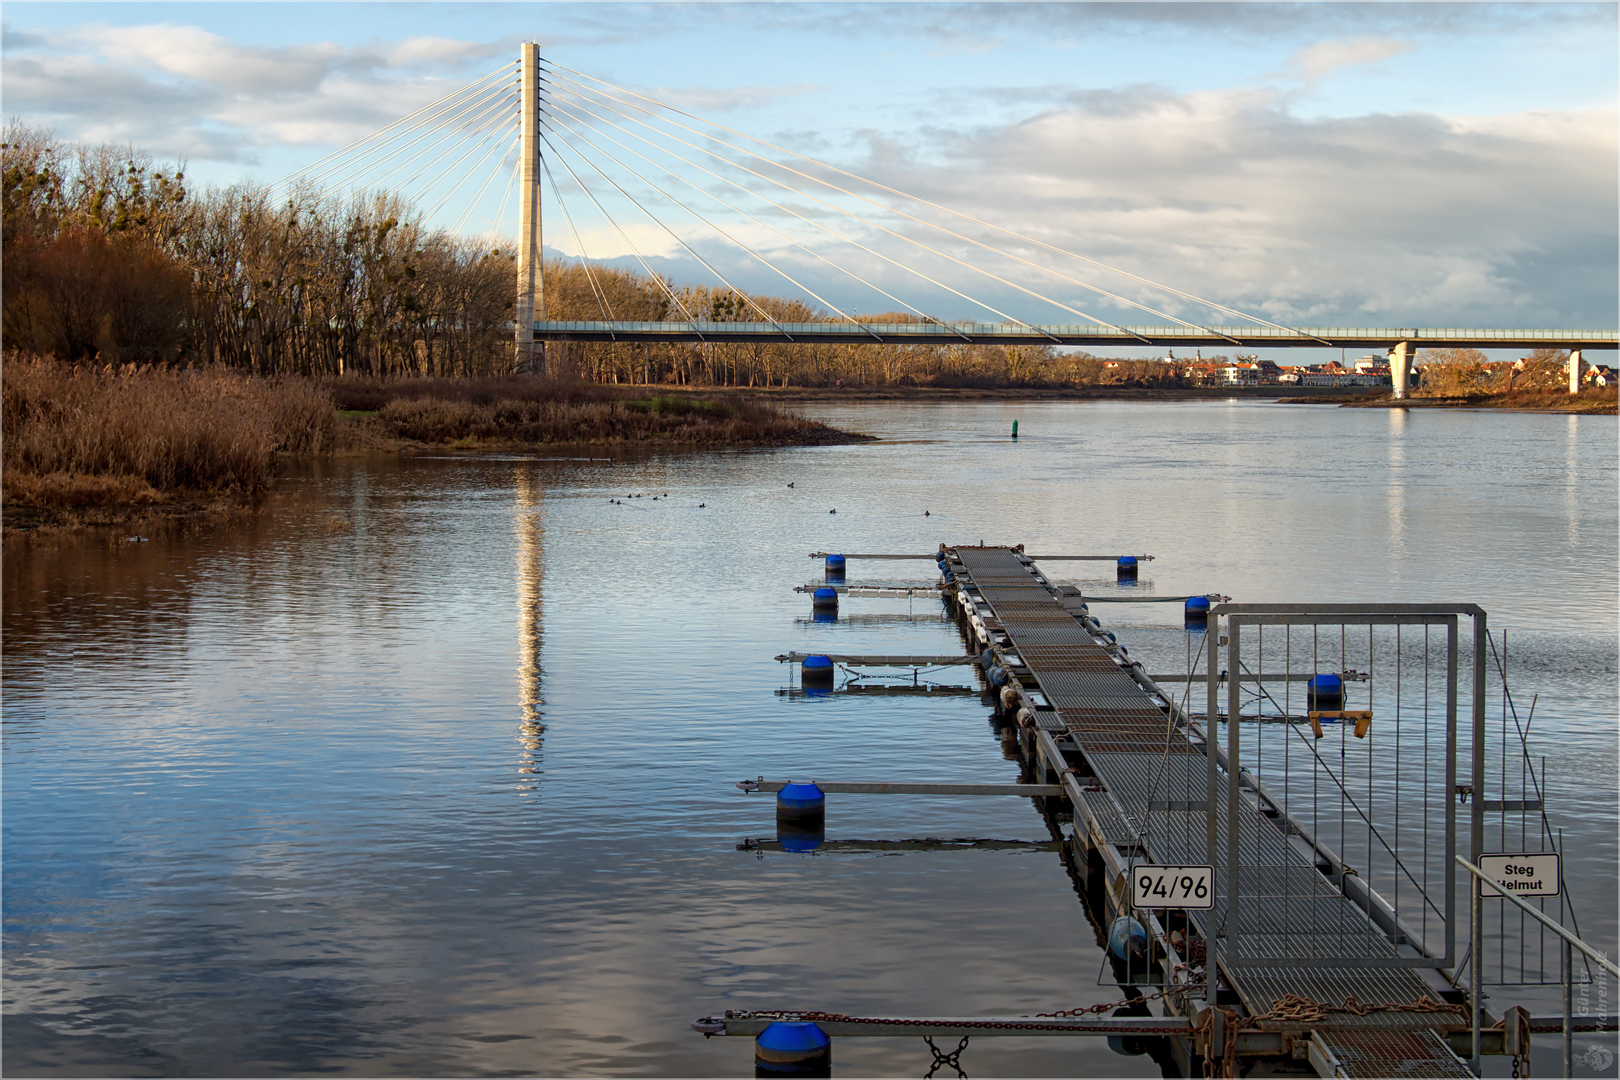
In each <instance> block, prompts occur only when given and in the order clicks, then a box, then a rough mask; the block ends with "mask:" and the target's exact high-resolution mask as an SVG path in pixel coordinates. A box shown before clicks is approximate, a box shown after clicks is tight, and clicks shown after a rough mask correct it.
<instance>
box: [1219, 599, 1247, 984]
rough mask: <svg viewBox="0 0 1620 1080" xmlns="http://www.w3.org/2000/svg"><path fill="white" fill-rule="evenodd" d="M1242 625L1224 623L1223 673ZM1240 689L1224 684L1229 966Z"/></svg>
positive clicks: (1234, 915)
mask: <svg viewBox="0 0 1620 1080" xmlns="http://www.w3.org/2000/svg"><path fill="white" fill-rule="evenodd" d="M1241 628H1242V624H1241V623H1240V622H1239V620H1237V619H1236V618H1228V619H1227V620H1226V670H1227V671H1241V670H1243V669H1242V668H1241V667H1240V666H1239V664H1240V662H1241V660H1242V657H1243V654H1242V653H1241V652H1239V651H1238V634H1239V632H1240V630H1241ZM1241 695H1242V686H1241V684H1240V683H1239V682H1238V680H1236V679H1228V680H1227V682H1226V918H1225V920H1223V921H1224V923H1225V925H1224V927H1223V929H1224V930H1225V932H1226V943H1225V944H1224V945H1223V946H1222V955H1223V956H1224V957H1226V959H1227V962H1228V963H1231V962H1233V961H1235V960H1237V958H1238V954H1239V952H1240V950H1239V948H1238V947H1237V946H1238V941H1239V934H1240V933H1241V930H1242V926H1241V924H1240V922H1239V916H1238V887H1239V879H1238V854H1239V852H1238V844H1239V842H1240V840H1241V838H1242V835H1243V830H1242V829H1240V828H1238V781H1239V779H1240V778H1241V777H1242V775H1243V759H1242V757H1240V756H1239V753H1238V751H1239V749H1240V748H1239V745H1238V739H1239V737H1240V736H1239V732H1238V727H1239V725H1238V712H1239V710H1240V709H1241V708H1242V705H1243V698H1242V696H1241Z"/></svg>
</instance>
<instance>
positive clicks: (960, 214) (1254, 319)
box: [548, 61, 1331, 345]
mask: <svg viewBox="0 0 1620 1080" xmlns="http://www.w3.org/2000/svg"><path fill="white" fill-rule="evenodd" d="M548 63H552V64H553V66H555V67H559V68H561V69H562V70H564V71H569V72H573V74H575V75H579V76H580V77H581V78H585V79H589V80H591V81H592V82H596V83H601V84H602V85H604V86H608V87H611V88H613V89H614V90H616V91H619V92H620V93H624V94H629V95H630V96H632V97H637V98H641V99H642V100H643V101H650V102H652V103H653V104H655V105H657V106H659V107H660V108H662V109H667V110H669V111H670V112H674V113H678V114H680V115H682V116H686V117H690V118H691V119H693V120H696V121H698V122H699V123H701V124H707V125H709V126H710V127H714V128H718V129H719V130H721V131H726V132H730V133H731V134H733V135H736V136H738V137H740V138H744V139H748V140H749V141H751V142H756V143H759V144H760V145H761V146H767V147H770V148H771V149H772V150H776V151H779V152H781V153H784V154H790V155H792V156H793V157H796V158H798V159H800V160H801V161H807V162H810V163H811V164H813V165H816V166H819V167H821V168H824V169H827V170H829V171H831V172H835V173H838V174H840V175H842V176H848V177H851V178H852V179H855V180H859V181H860V182H862V183H864V184H870V185H871V186H873V187H876V188H880V189H881V190H884V191H888V192H890V193H892V194H894V195H898V196H900V197H901V198H903V199H907V200H910V201H913V202H918V203H922V204H923V205H925V206H930V207H933V208H934V209H936V210H941V211H944V212H945V213H948V214H950V215H952V216H954V217H959V218H962V219H964V220H967V221H971V222H973V223H974V224H977V225H983V226H984V227H986V228H989V229H994V230H996V231H997V232H1000V233H1004V234H1006V235H1008V236H1011V237H1013V238H1014V239H1018V240H1022V241H1024V242H1026V243H1030V244H1034V245H1035V246H1037V247H1040V248H1044V249H1046V250H1048V251H1052V252H1055V253H1056V254H1059V255H1064V256H1067V257H1068V258H1071V259H1075V260H1077V261H1079V262H1084V263H1087V264H1089V265H1092V266H1096V267H1098V268H1100V269H1103V270H1107V271H1110V272H1111V273H1116V274H1119V275H1120V276H1122V277H1125V278H1129V279H1130V280H1132V281H1136V282H1139V283H1141V284H1144V285H1148V286H1151V287H1153V288H1157V289H1162V290H1163V291H1165V292H1168V293H1171V294H1172V295H1175V296H1179V297H1181V298H1182V299H1184V300H1191V301H1194V302H1195V303H1199V304H1203V305H1204V306H1206V307H1210V308H1214V309H1215V310H1217V311H1221V312H1224V313H1226V314H1229V315H1236V316H1238V317H1239V318H1243V319H1248V320H1249V321H1251V322H1255V323H1258V324H1260V325H1262V326H1267V327H1270V328H1272V329H1275V330H1284V331H1287V332H1288V333H1291V334H1293V335H1295V336H1296V337H1302V338H1308V339H1310V340H1313V341H1321V342H1322V343H1323V344H1324V345H1330V344H1331V342H1327V341H1325V340H1324V339H1322V338H1320V337H1317V336H1316V335H1314V334H1306V333H1304V332H1302V331H1300V330H1299V329H1298V328H1296V327H1291V326H1284V325H1282V324H1280V323H1274V322H1271V321H1270V320H1268V319H1263V318H1261V317H1259V316H1258V315H1251V314H1249V313H1248V312H1245V311H1241V310H1239V309H1237V308H1233V307H1230V306H1228V305H1226V304H1221V303H1217V302H1216V301H1213V300H1206V299H1204V298H1203V297H1201V296H1196V295H1194V294H1192V293H1189V292H1185V291H1183V290H1180V289H1176V288H1174V287H1172V286H1169V285H1165V284H1163V283H1162V282H1157V281H1154V280H1152V279H1151V278H1145V277H1142V276H1140V275H1137V274H1133V273H1131V272H1129V271H1127V270H1121V269H1120V268H1119V267H1116V266H1111V265H1109V264H1107V263H1104V262H1101V261H1099V260H1097V259H1092V258H1089V257H1087V256H1084V255H1079V254H1076V253H1075V252H1072V251H1067V250H1065V249H1063V248H1060V247H1057V246H1055V245H1053V244H1048V243H1045V242H1044V241H1040V240H1036V239H1034V238H1033V237H1029V236H1025V235H1023V234H1022V233H1018V232H1015V231H1013V230H1012V229H1008V228H1006V227H1004V226H1001V225H995V224H993V223H991V222H988V221H984V220H982V219H980V218H976V217H974V216H973V215H971V214H965V213H963V212H961V211H959V210H953V209H951V208H950V207H948V206H942V205H940V204H939V203H935V202H931V201H930V200H928V199H923V198H920V197H918V196H915V195H911V194H908V193H907V192H904V191H900V190H899V189H897V188H892V187H889V186H888V185H886V184H882V183H879V182H878V181H876V180H870V179H867V178H866V177H864V176H860V175H859V174H857V173H852V172H849V171H848V170H845V169H840V168H838V167H837V166H834V165H829V164H827V163H826V162H823V161H818V160H817V159H815V158H812V157H809V156H807V155H805V154H800V153H797V152H795V151H793V150H789V149H787V148H786V147H781V146H777V145H776V144H775V143H771V142H767V141H766V140H764V139H760V138H756V137H755V136H752V135H749V134H747V133H746V132H741V131H737V130H736V129H734V128H729V127H726V126H725V125H724V124H717V123H715V122H714V121H712V120H706V119H704V118H703V117H701V116H697V115H696V114H694V113H689V112H687V111H685V110H684V109H679V108H676V107H675V106H673V105H668V104H665V103H664V102H661V101H659V100H658V99H656V98H652V97H648V96H647V95H645V94H638V93H636V92H635V91H633V90H627V89H625V88H623V87H620V86H616V85H615V84H613V83H610V82H608V81H607V80H605V79H598V78H596V77H595V76H592V75H587V74H585V73H584V72H581V71H576V70H575V69H573V68H570V67H567V66H566V65H563V64H556V63H555V62H554V61H548ZM563 81H566V82H570V83H573V82H574V80H572V79H566V80H563ZM574 85H576V86H580V85H583V84H579V83H574ZM587 89H590V90H591V92H592V93H595V94H601V95H602V96H607V97H611V95H606V94H603V92H602V91H599V90H595V89H592V88H587ZM615 100H618V99H615ZM625 104H628V103H625ZM643 111H646V110H643ZM671 122H672V123H673V121H671ZM676 126H678V127H683V128H685V125H681V124H677V125H676ZM686 130H689V131H690V130H692V129H690V128H686ZM694 134H697V133H696V132H694ZM715 141H717V142H719V143H721V145H723V146H730V147H732V148H733V149H736V150H738V151H740V152H742V153H745V154H749V155H750V156H752V157H756V158H759V159H760V160H762V161H770V159H769V158H766V157H764V156H763V155H760V154H757V153H754V152H752V151H749V150H745V149H743V148H742V147H737V146H733V144H731V143H728V142H726V141H725V140H723V139H717V140H715ZM771 164H773V165H776V166H777V167H778V168H782V169H786V170H787V171H789V172H793V173H796V174H797V175H800V176H804V177H805V178H806V179H808V180H813V181H815V182H816V183H819V184H823V185H825V186H827V187H831V188H834V189H835V190H838V191H843V192H844V193H845V194H847V195H850V196H852V197H853V198H857V199H860V200H862V201H863V202H867V203H870V204H872V205H874V206H878V207H882V208H883V209H885V210H888V211H890V212H892V213H896V214H899V215H900V216H902V217H906V218H909V219H911V220H913V221H916V222H918V223H919V224H922V225H926V226H928V227H929V228H932V229H936V230H939V231H941V232H944V233H947V234H948V235H951V236H955V237H957V238H959V239H962V240H965V241H967V242H968V243H971V244H975V245H977V246H979V247H983V248H986V249H987V250H990V251H995V252H997V253H998V254H1001V255H1005V256H1006V257H1008V258H1011V259H1017V260H1018V261H1020V262H1025V263H1027V264H1028V265H1030V266H1032V267H1035V268H1036V269H1039V270H1042V271H1044V272H1046V273H1049V274H1053V275H1054V276H1057V277H1062V278H1064V280H1067V281H1072V282H1074V283H1075V284H1077V285H1080V286H1082V287H1083V288H1088V289H1091V290H1093V291H1095V292H1099V293H1102V294H1103V295H1105V296H1109V297H1111V298H1113V299H1118V300H1120V301H1121V302H1122V303H1126V304H1129V305H1131V306H1132V307H1136V308H1139V309H1141V310H1144V311H1149V312H1152V313H1153V314H1155V315H1159V316H1161V317H1162V318H1168V319H1172V320H1173V321H1175V322H1178V323H1180V324H1181V325H1183V326H1189V327H1194V328H1196V329H1200V330H1204V331H1206V332H1208V333H1211V334H1214V335H1215V336H1217V337H1224V338H1226V339H1227V340H1228V341H1232V340H1233V339H1232V338H1231V337H1230V336H1229V335H1226V334H1222V333H1220V332H1219V331H1216V330H1214V329H1212V328H1210V327H1206V326H1200V325H1198V324H1195V323H1191V322H1188V321H1187V320H1184V319H1179V318H1176V316H1173V315H1170V314H1168V313H1166V312H1162V311H1158V310H1156V309H1154V308H1151V307H1148V306H1147V305H1145V304H1141V303H1138V302H1136V301H1133V300H1129V299H1126V298H1124V297H1119V296H1116V295H1115V294H1113V293H1109V292H1108V291H1107V290H1104V289H1101V288H1099V287H1097V286H1094V285H1091V284H1089V283H1087V282H1083V281H1079V280H1077V279H1074V278H1069V277H1067V276H1066V275H1063V274H1059V273H1057V272H1056V271H1054V270H1051V269H1050V268H1047V267H1042V266H1040V265H1039V264H1038V263H1032V262H1029V261H1028V260H1025V259H1021V258H1019V257H1018V256H1016V255H1013V254H1011V253H1010V252H1006V251H1003V250H1002V249H1000V248H996V247H993V246H992V245H989V244H985V243H983V242H982V241H978V240H974V239H972V238H971V237H967V236H964V235H962V234H961V233H957V232H955V231H953V230H951V229H947V228H945V227H944V226H942V225H937V224H935V223H933V222H930V221H928V220H926V219H924V218H919V217H916V216H915V215H912V214H907V213H906V212H905V211H903V210H898V209H895V208H894V207H891V206H887V205H886V204H884V203H880V202H877V201H876V200H874V199H870V198H867V197H866V196H863V195H860V194H857V193H856V192H852V191H848V190H846V189H844V188H840V187H838V186H837V185H835V184H831V183H829V182H827V181H825V180H821V179H819V178H817V177H813V176H810V175H809V174H807V173H803V172H800V171H799V170H797V169H792V168H790V167H788V166H785V165H782V164H780V163H779V162H771ZM1236 344H1240V345H1241V344H1242V343H1241V342H1236Z"/></svg>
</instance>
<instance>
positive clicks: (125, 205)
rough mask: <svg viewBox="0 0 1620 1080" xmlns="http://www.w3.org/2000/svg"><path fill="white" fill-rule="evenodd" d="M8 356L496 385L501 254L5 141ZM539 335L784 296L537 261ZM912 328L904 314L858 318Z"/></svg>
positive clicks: (911, 363)
mask: <svg viewBox="0 0 1620 1080" xmlns="http://www.w3.org/2000/svg"><path fill="white" fill-rule="evenodd" d="M0 154H3V161H0V169H3V187H4V196H3V197H4V221H3V237H4V267H3V270H4V297H3V299H4V312H3V319H4V323H3V328H0V331H3V334H4V338H5V342H6V347H7V348H9V349H16V350H21V351H24V352H31V353H35V354H38V355H42V356H55V357H57V358H58V359H62V360H66V361H71V362H75V363H78V362H85V361H91V362H99V363H103V364H123V363H142V364H161V365H173V364H218V365H223V366H226V367H231V368H237V369H244V370H247V371H251V372H255V373H258V374H262V375H271V374H303V375H341V374H356V375H368V376H381V377H390V376H401V375H412V376H433V377H446V376H449V377H456V376H470V375H489V374H498V373H507V372H510V371H512V370H513V367H514V364H515V360H516V358H515V353H514V347H513V344H512V337H513V334H512V322H511V320H512V316H513V311H514V308H515V298H516V297H515V293H516V256H515V250H516V245H515V244H514V243H512V242H510V241H506V242H501V243H497V244H495V245H494V246H490V245H489V244H488V243H484V242H479V241H476V240H472V239H467V238H463V237H459V236H455V235H452V234H450V233H449V232H447V231H445V230H442V229H430V228H428V227H427V226H426V225H425V224H424V222H423V220H422V218H421V215H420V214H419V213H418V212H417V211H416V210H415V209H414V208H413V207H412V206H411V205H410V204H409V203H408V202H406V201H405V200H404V199H402V198H401V197H400V196H398V195H396V194H393V193H389V192H373V193H365V194H354V195H349V196H335V195H331V194H327V193H324V192H321V191H319V190H316V189H313V188H307V187H306V188H296V189H294V190H293V191H291V192H290V193H288V194H284V195H279V196H278V197H276V198H275V199H272V198H271V197H269V196H268V195H267V194H266V193H265V192H264V191H262V190H255V189H253V188H251V187H248V186H246V185H238V186H234V187H227V188H208V189H204V190H197V189H195V188H193V187H191V186H190V185H188V183H187V181H186V177H185V174H184V171H183V169H182V168H180V167H178V166H164V165H160V164H156V163H154V162H153V161H152V159H151V158H150V157H149V156H148V155H145V154H143V153H140V152H138V151H136V150H134V149H133V148H130V147H118V146H112V145H103V146H94V147H92V146H85V145H69V144H64V143H61V142H58V141H57V140H55V139H54V138H53V137H52V136H51V135H50V133H49V132H47V131H44V130H42V129H39V128H36V127H30V126H27V125H23V124H18V123H13V124H11V125H10V126H9V127H8V128H7V130H6V133H5V142H4V147H3V151H0ZM543 282H544V292H545V296H544V305H545V312H546V315H547V317H549V318H551V319H563V320H567V319H586V320H590V319H600V318H603V317H604V315H608V316H610V317H611V318H613V319H624V320H654V321H656V320H663V319H671V318H675V319H681V318H684V317H685V316H684V315H683V314H682V312H690V313H692V314H693V315H694V316H695V317H698V318H705V317H706V318H710V319H714V320H717V321H739V320H742V321H752V320H755V319H758V318H759V315H758V312H759V311H764V312H766V313H768V314H769V315H770V317H771V318H774V319H776V320H777V321H780V322H816V321H826V320H830V319H831V318H832V316H831V315H830V314H829V313H827V312H825V311H821V310H819V309H817V308H813V307H811V306H809V305H806V304H804V303H803V302H801V301H798V300H792V299H783V298H780V297H771V296H754V295H749V296H746V297H744V296H741V295H739V294H737V293H735V292H732V291H731V290H728V289H715V288H709V287H705V286H693V285H686V286H680V285H676V284H675V283H673V282H671V281H669V280H668V279H664V278H649V277H647V276H644V275H640V274H637V273H634V272H632V271H629V270H625V269H620V268H613V267H605V266H595V265H593V266H590V267H586V266H585V265H583V264H581V263H574V262H563V261H558V260H548V261H547V262H546V264H545V266H544V267H543ZM870 318H871V319H872V320H873V321H877V322H915V321H918V320H917V317H916V316H914V315H910V314H901V313H890V314H880V315H872V316H870ZM547 364H548V368H549V370H550V373H551V374H553V375H554V376H557V377H560V378H578V379H583V380H588V381H593V382H601V383H633V384H644V383H655V384H677V385H718V386H739V387H777V386H790V385H791V386H833V385H845V386H960V387H992V386H1030V387H1060V386H1077V385H1078V386H1084V385H1095V384H1102V383H1116V384H1117V383H1125V384H1135V385H1148V386H1152V385H1177V384H1179V383H1180V381H1181V379H1180V377H1179V375H1178V374H1177V372H1176V371H1175V367H1174V365H1165V364H1155V363H1147V362H1140V363H1124V364H1117V365H1116V366H1112V367H1105V366H1104V364H1103V362H1102V361H1100V360H1098V359H1096V358H1095V357H1091V356H1089V355H1087V354H1085V353H1077V352H1060V351H1058V350H1055V349H1053V348H1051V347H1049V346H997V345H970V344H966V343H962V344H955V345H888V344H880V343H875V342H874V343H849V344H843V343H837V344H815V345H811V344H793V343H719V344H701V343H700V344H679V343H676V344H656V345H641V344H635V345H631V344H617V343H584V342H566V343H564V342H553V343H551V344H550V345H549V346H548V350H547Z"/></svg>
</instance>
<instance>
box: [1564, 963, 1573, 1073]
mask: <svg viewBox="0 0 1620 1080" xmlns="http://www.w3.org/2000/svg"><path fill="white" fill-rule="evenodd" d="M1574 1069H1575V950H1573V949H1572V948H1570V945H1569V942H1568V941H1565V942H1564V1075H1565V1076H1574V1075H1575V1072H1574Z"/></svg>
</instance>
